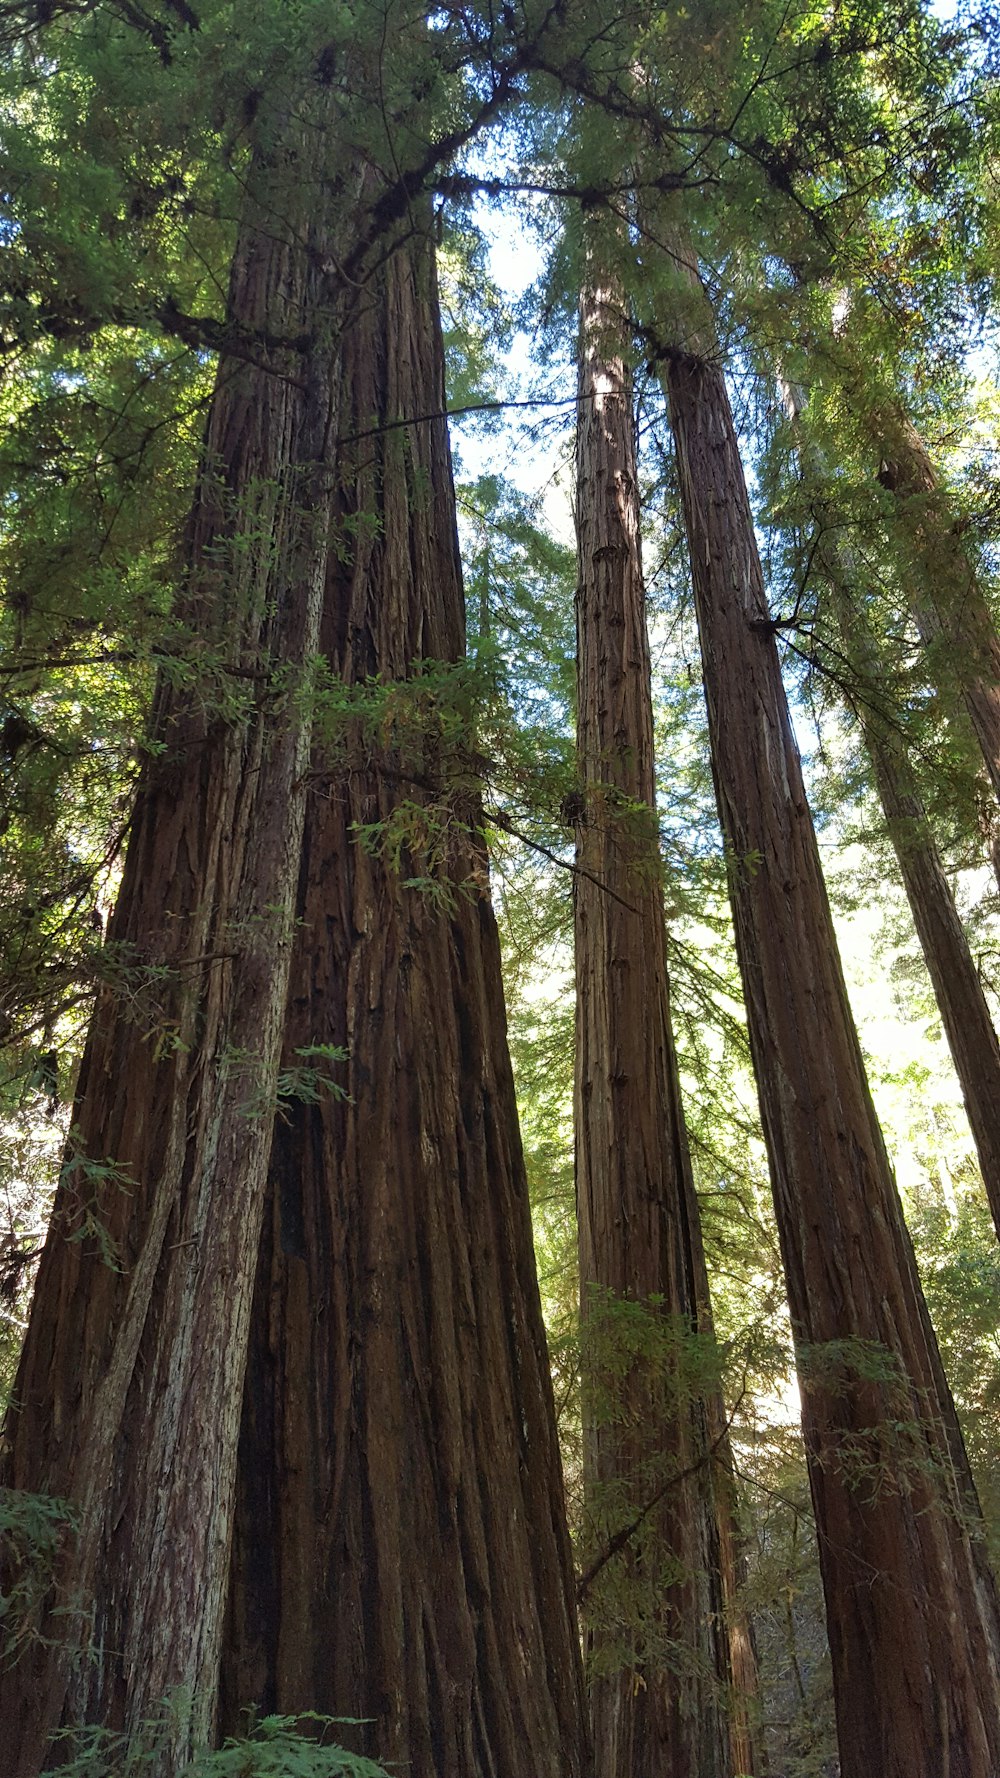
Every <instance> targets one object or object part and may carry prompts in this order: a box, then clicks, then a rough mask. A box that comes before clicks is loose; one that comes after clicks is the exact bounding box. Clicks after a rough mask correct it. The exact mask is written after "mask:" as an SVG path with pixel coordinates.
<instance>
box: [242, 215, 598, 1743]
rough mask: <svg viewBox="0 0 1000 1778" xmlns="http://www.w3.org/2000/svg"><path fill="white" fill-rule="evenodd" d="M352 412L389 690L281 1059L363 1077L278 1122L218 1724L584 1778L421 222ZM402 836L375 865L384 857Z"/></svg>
mask: <svg viewBox="0 0 1000 1778" xmlns="http://www.w3.org/2000/svg"><path fill="white" fill-rule="evenodd" d="M344 407H345V412H348V411H349V413H350V415H351V416H352V418H351V420H350V421H349V422H348V423H347V424H346V425H345V428H344V430H345V431H346V432H350V433H351V434H353V436H354V442H353V443H348V445H347V446H346V447H345V449H344V451H343V453H342V456H341V459H340V465H339V471H340V491H339V501H340V510H339V523H338V527H337V530H336V534H335V543H334V547H333V549H332V551H331V558H330V572H329V577H328V582H327V602H326V610H325V616H324V629H323V648H324V651H325V653H326V656H327V659H328V662H329V666H330V670H331V673H332V675H333V678H334V681H335V682H341V683H342V684H343V685H344V686H346V687H348V688H350V687H354V688H358V689H359V690H360V689H362V688H365V686H366V682H368V681H370V680H371V679H372V678H373V677H377V678H378V680H379V681H380V682H381V684H382V685H383V686H384V687H385V688H386V689H385V691H384V692H383V693H382V694H381V696H382V699H383V703H382V706H381V708H379V709H378V711H377V715H376V717H375V718H374V719H373V723H372V724H371V725H369V726H368V727H366V728H365V729H364V732H363V733H362V732H361V731H360V729H359V730H358V731H357V732H353V733H352V734H351V735H349V739H348V742H342V747H345V748H346V752H344V753H343V754H342V757H340V758H339V759H337V758H331V757H330V755H329V753H328V752H324V751H322V750H321V751H319V752H318V753H317V756H316V758H315V761H314V774H313V783H312V790H311V794H310V799H309V809H308V815H307V823H306V837H305V844H304V856H303V868H302V875H301V879H300V885H299V915H300V921H301V925H300V938H299V942H298V945H297V949H296V957H295V962H294V967H293V978H292V986H291V991H290V999H289V1014H288V1027H287V1035H286V1058H287V1064H288V1066H289V1067H290V1068H291V1067H294V1066H295V1064H296V1057H298V1056H301V1054H302V1052H303V1051H309V1050H313V1051H315V1050H316V1048H317V1046H335V1047H336V1048H337V1049H339V1050H341V1051H344V1052H346V1059H345V1060H344V1061H343V1062H342V1063H341V1064H337V1065H336V1068H335V1071H336V1079H337V1082H338V1084H339V1087H340V1089H341V1091H340V1092H339V1093H333V1092H330V1091H324V1090H323V1089H322V1088H319V1089H318V1096H317V1094H316V1093H314V1094H312V1095H311V1096H312V1097H313V1098H314V1100H315V1102H314V1103H307V1102H303V1101H301V1100H299V1101H296V1100H294V1099H292V1100H290V1101H289V1103H288V1104H287V1106H286V1107H285V1108H284V1110H283V1111H282V1114H281V1116H280V1117H279V1118H278V1121H277V1123H276V1125H275V1135H274V1148H273V1152H272V1162H271V1171H270V1180H269V1200H268V1209H267V1216H266V1222H265V1231H264V1241H263V1247H262V1252H261V1262H260V1268H259V1272H258V1278H257V1290H256V1298H255V1305H254V1326H253V1336H252V1344H251V1357H250V1364H249V1369H248V1373H247V1385H246V1393H245V1397H244V1405H243V1427H242V1435H241V1446H240V1482H239V1500H238V1511H237V1527H236V1536H235V1541H234V1559H233V1568H232V1591H231V1598H230V1613H229V1620H228V1631H227V1640H226V1652H225V1657H224V1681H223V1714H224V1718H225V1720H226V1723H227V1724H228V1725H231V1726H235V1725H236V1723H237V1722H238V1720H239V1714H240V1711H241V1709H243V1707H244V1706H246V1705H247V1704H248V1703H256V1704H257V1705H258V1707H259V1708H261V1709H263V1710H268V1711H269V1710H279V1711H284V1712H290V1713H293V1714H299V1713H301V1712H304V1711H306V1710H307V1709H318V1710H321V1711H325V1712H328V1713H330V1714H333V1715H337V1716H350V1717H354V1718H364V1719H366V1720H365V1722H364V1723H363V1724H359V1725H358V1726H356V1727H355V1729H354V1730H351V1729H348V1728H346V1727H345V1728H343V1729H341V1730H338V1739H344V1740H346V1741H349V1742H350V1744H352V1745H353V1746H355V1747H356V1749H357V1750H359V1751H362V1752H367V1753H372V1754H377V1755H378V1756H379V1757H380V1758H381V1759H383V1760H385V1761H387V1762H390V1766H391V1768H392V1769H394V1767H393V1766H392V1762H399V1765H400V1769H401V1770H405V1771H406V1772H407V1773H408V1774H410V1778H508V1775H509V1778H514V1775H515V1774H520V1773H524V1772H527V1771H529V1770H530V1772H531V1773H532V1774H533V1775H535V1774H537V1775H538V1778H578V1775H580V1774H584V1773H586V1772H587V1771H588V1770H589V1759H588V1751H587V1742H588V1738H587V1732H586V1725H585V1712H584V1701H583V1691H582V1678H581V1672H580V1662H579V1649H578V1646H577V1642H576V1631H575V1623H574V1608H573V1599H572V1585H571V1565H570V1554H569V1547H568V1539H567V1533H566V1528H565V1518H564V1507H563V1494H562V1481H561V1472H560V1463H559V1453H558V1447H557V1441H556V1433H555V1419H554V1411H553V1402H552V1396H551V1387H550V1379H549V1373H548V1367H547V1358H546V1348H545V1339H544V1334H543V1329H542V1322H541V1314H540V1304H539V1297H538V1289H537V1283H536V1277H535V1270H534V1260H533V1253H532V1241H531V1226H530V1219H529V1211H528V1201H527V1192H526V1182H525V1173H524V1167H523V1160H522V1154H521V1146H520V1137H519V1132H518V1124H517V1114H516V1108H515V1102H514V1091H513V1084H512V1076H511V1071H510V1063H509V1059H508V1054H507V1044H506V1025H505V1014H504V1005H503V995H502V989H501V981H500V959H499V951H498V943H497V933H496V928H495V924H494V919H493V914H492V911H491V907H490V898H489V885H488V879H487V874H486V860H485V854H484V850H483V845H482V839H481V835H480V833H479V821H480V816H479V808H478V799H477V796H476V793H475V790H474V786H473V784H472V780H471V779H470V778H469V776H468V772H467V769H466V777H465V787H464V788H463V786H462V784H461V782H460V781H457V780H456V779H455V778H454V776H453V774H452V772H451V770H450V767H451V766H452V765H457V766H458V767H459V769H460V770H461V766H462V759H461V754H462V750H463V748H464V749H465V751H466V754H467V752H468V745H469V742H468V736H466V738H465V740H464V742H463V743H462V745H461V746H459V747H458V749H457V751H456V744H455V740H454V738H453V739H452V740H451V741H449V738H448V736H449V730H448V726H447V723H448V711H449V710H451V711H453V712H454V711H455V710H456V709H457V708H459V707H460V705H456V704H455V703H454V701H453V696H458V697H459V698H461V697H462V696H463V695H464V694H462V693H461V689H460V687H461V681H460V680H458V679H456V678H454V675H451V676H448V677H446V678H445V680H444V682H443V684H442V683H440V682H436V681H435V680H434V679H428V678H427V676H426V671H425V673H424V675H423V680H424V687H423V688H422V685H421V674H420V672H419V670H418V668H417V665H416V664H417V663H419V662H422V661H423V662H426V661H429V660H435V661H439V662H441V661H443V662H458V661H460V660H461V657H462V655H463V652H464V608H463V595H462V582H461V571H460V565H459V556H458V545H457V536H456V528H455V504H454V490H453V485H452V475H451V464H450V458H449V451H448V435H447V427H446V423H445V420H444V417H443V412H444V373H443V347H442V340H441V331H440V318H439V312H438V307H437V297H436V288H435V281H434V273H433V259H432V253H431V249H430V245H429V241H428V239H427V238H426V236H425V235H424V234H423V233H421V234H419V235H417V236H415V237H414V239H413V240H412V242H411V244H410V246H409V247H408V248H407V249H406V250H405V251H401V252H399V253H398V254H397V255H396V257H395V258H394V259H393V260H392V261H391V262H390V263H389V264H388V266H387V267H386V268H385V269H384V272H383V273H382V274H381V275H380V277H379V279H378V281H377V283H375V284H373V285H372V286H371V287H370V290H369V305H368V309H367V311H366V313H365V315H364V316H363V317H362V319H361V320H360V321H359V323H358V324H357V325H356V327H355V328H354V329H353V331H352V332H351V334H350V336H349V338H348V339H347V341H346V343H345V352H344ZM428 415H431V416H435V417H433V418H431V419H428V418H427V416H428ZM404 681H406V682H408V684H407V685H406V686H405V687H404V686H403V685H401V684H399V683H397V682H404ZM449 682H450V684H451V691H452V695H450V694H449V689H448V687H449ZM435 684H436V685H437V689H436V690H435ZM365 695H366V696H368V697H370V696H371V693H370V691H368V692H366V694H365ZM379 824H382V836H383V839H384V841H385V844H384V845H383V846H382V847H381V849H380V846H379V842H378V840H377V839H375V840H373V839H372V838H371V837H370V838H369V842H368V844H367V845H362V844H361V843H359V838H358V828H359V827H362V828H367V829H368V830H369V835H370V836H371V834H372V830H373V829H376V828H377V827H378V825H379ZM404 828H405V842H404V846H403V852H402V857H401V859H400V860H399V864H398V867H396V866H394V864H393V863H392V862H391V860H390V854H391V852H392V849H393V848H392V843H391V841H392V834H393V833H394V832H395V833H397V834H398V835H400V836H403V834H404ZM418 829H419V830H422V831H423V841H422V842H421V841H420V840H419V839H418V837H417V832H418ZM414 879H422V882H421V881H416V882H415V881H414Z"/></svg>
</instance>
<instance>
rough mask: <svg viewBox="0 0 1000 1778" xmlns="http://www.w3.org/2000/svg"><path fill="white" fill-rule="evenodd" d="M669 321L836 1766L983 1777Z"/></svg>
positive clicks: (890, 1185)
mask: <svg viewBox="0 0 1000 1778" xmlns="http://www.w3.org/2000/svg"><path fill="white" fill-rule="evenodd" d="M692 276H696V274H694V273H693V274H692ZM664 331H666V332H667V337H668V338H669V337H670V331H674V339H675V340H676V341H677V344H676V345H675V347H674V348H673V349H672V350H671V351H670V352H669V354H668V355H667V357H666V358H665V360H664V382H665V386H666V390H667V395H668V399H669V403H670V413H671V423H672V426H673V430H674V437H675V441H676V447H677V462H678V472H679V476H680V482H681V490H682V497H683V503H684V511H685V519H686V525H687V531H688V540H689V549H690V557H691V566H692V574H693V578H694V589H695V600H696V605H697V610H698V621H699V626H700V629H701V635H702V649H703V657H704V670H705V688H706V695H707V701H708V713H709V725H710V732H711V742H712V758H713V771H714V775H715V783H716V792H717V796H718V803H719V814H720V819H721V823H722V828H723V833H724V835H725V841H726V847H727V852H728V857H729V868H730V881H731V894H732V902H733V914H734V921H735V930H736V943H737V948H738V953H739V959H740V968H741V972H742V976H743V984H744V991H745V994H746V1002H747V1015H748V1020H749V1028H750V1040H751V1046H752V1050H753V1056H754V1065H755V1071H756V1075H757V1082H758V1090H759V1094H760V1103H761V1114H762V1118H763V1123H764V1132H765V1137H766V1141H767V1147H768V1155H769V1160H770V1166H771V1178H772V1186H773V1191H774V1201H775V1210H776V1215H777V1221H778V1229H779V1235H780V1240H781V1248H782V1256H783V1260H784V1267H785V1274H786V1278H787V1283H788V1292H789V1302H790V1308H791V1316H792V1327H793V1332H794V1336H795V1341H796V1348H797V1353H798V1363H799V1371H800V1382H801V1390H802V1420H803V1432H804V1436H805V1441H806V1452H807V1458H808V1463H809V1474H810V1484H811V1488H812V1496H813V1503H814V1507H815V1513H816V1523H817V1531H818V1536H819V1549H820V1560H821V1565H822V1572H823V1583H824V1590H825V1595H826V1604H827V1616H828V1625H829V1633H830V1646H831V1653H832V1658H833V1673H834V1687H835V1698H836V1708H837V1723H838V1733H839V1739H840V1751H841V1765H842V1773H843V1778H871V1775H872V1774H873V1773H876V1772H877V1773H879V1775H880V1778H990V1775H992V1774H995V1773H996V1771H997V1770H998V1769H1000V1692H998V1678H1000V1607H998V1601H997V1595H996V1590H995V1585H994V1581H993V1577H992V1575H991V1573H990V1570H989V1567H988V1564H987V1561H986V1557H985V1552H984V1547H983V1538H982V1526H981V1522H980V1516H979V1509H978V1503H977V1501H976V1496H975V1492H974V1489H973V1486H972V1482H971V1478H970V1476H969V1471H968V1465H967V1462H966V1458H965V1453H964V1449H963V1446H962V1441H961V1436H960V1433H959V1429H958V1424H957V1420H956V1416H955V1410H954V1406H953V1404H952V1401H951V1398H950V1395H949V1392H948V1387H947V1384H946V1381H945V1378H944V1375H943V1372H942V1369H941V1363H940V1358H939V1356H938V1352H937V1347H936V1344H935V1341H934V1335H933V1331H932V1329H931V1327H930V1324H929V1320H928V1317H927V1312H926V1307H925V1305H924V1302H923V1298H922V1295H921V1291H920V1285H919V1282H918V1279H917V1274H916V1267H915V1263H914V1259H913V1252H912V1248H911V1245H910V1242H909V1238H908V1235H907V1232H906V1229H905V1225H904V1223H903V1218H902V1213H901V1208H900V1204H899V1200H898V1196H897V1193H896V1188H895V1183H894V1180H893V1177H892V1172H891V1168H890V1166H889V1162H888V1158H887V1156H886V1153H885V1149H884V1146H883V1142H882V1137H881V1133H880V1131H879V1128H878V1123H877V1120H876V1118H875V1114H874V1109H873V1107H872V1103H871V1098H870V1095H869V1091H868V1086H867V1082H866V1079H865V1073H864V1066H863V1062H862V1058H861V1053H860V1048H859V1045H858V1040H857V1035H856V1032H855V1029H854V1025H853V1021H852V1018H851V1013H850V1009H849V1006H848V1002H847V995H846V991H845V988H844V982H843V977H842V972H841V968H840V962H839V958H838V955H837V947H836V940H835V938H834V933H833V926H832V921H831V918H830V911H829V906H828V903H827V899H826V892H825V887H824V883H823V878H822V872H821V869H820V864H819V857H818V852H817V847H816V842H815V835H814V832H813V827H812V820H811V817H810V813H809V808H808V804H807V802H806V797H805V790H804V786H803V783H802V774H801V768H800V764H799V758H798V753H797V750H796V747H795V742H794V738H793V735H792V729H791V722H790V719H789V713H788V706H787V702H786V699H785V693H784V687H783V685H782V680H781V669H780V664H779V660H778V653H777V648H776V645H775V636H774V630H773V626H772V625H771V623H770V621H769V617H768V611H767V604H766V600H765V596H764V586H763V579H762V575H761V568H760V561H759V558H758V554H757V548H756V542H755V538H754V528H753V518H752V514H751V511H750V505H749V501H748V498H747V493H746V486H745V483H744V479H743V471H742V465H741V463H740V457H739V450H738V445H737V440H736V434H735V429H734V426H733V420H732V414H731V411H730V407H729V400H728V395H727V391H726V386H725V379H724V375H723V371H722V367H721V364H720V363H719V361H718V359H717V357H715V355H714V350H713V346H712V343H711V342H710V340H706V339H705V335H703V336H702V339H701V340H699V338H698V337H697V333H696V331H694V330H692V331H689V332H688V335H687V337H686V338H684V337H683V336H682V337H681V338H679V339H678V335H677V331H675V330H671V329H670V323H669V321H668V322H667V326H666V330H665V329H664V324H663V318H662V317H661V333H663V332H664ZM706 334H707V330H706Z"/></svg>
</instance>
